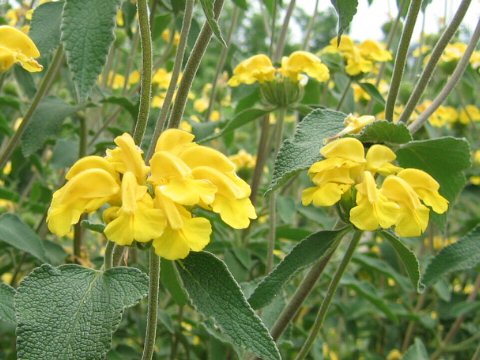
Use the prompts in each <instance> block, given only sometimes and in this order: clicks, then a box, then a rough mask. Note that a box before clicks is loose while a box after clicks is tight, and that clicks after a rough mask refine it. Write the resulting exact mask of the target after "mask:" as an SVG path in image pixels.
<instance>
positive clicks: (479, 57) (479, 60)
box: [470, 50, 480, 70]
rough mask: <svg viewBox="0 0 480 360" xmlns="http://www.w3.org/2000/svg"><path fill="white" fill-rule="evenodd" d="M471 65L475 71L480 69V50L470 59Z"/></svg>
mask: <svg viewBox="0 0 480 360" xmlns="http://www.w3.org/2000/svg"><path fill="white" fill-rule="evenodd" d="M470 65H471V66H472V68H474V69H475V70H477V69H478V68H480V51H479V50H477V51H474V52H473V54H472V56H471V57H470Z"/></svg>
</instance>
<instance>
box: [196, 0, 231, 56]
mask: <svg viewBox="0 0 480 360" xmlns="http://www.w3.org/2000/svg"><path fill="white" fill-rule="evenodd" d="M214 3H215V1H214V0H200V4H202V9H203V12H204V13H205V17H206V18H207V22H208V26H210V29H212V32H213V33H214V34H215V37H216V38H217V39H218V41H220V43H221V44H222V45H223V46H225V47H227V44H226V43H225V40H223V37H222V32H221V30H220V26H219V25H218V22H217V19H215V14H214V13H213V4H214Z"/></svg>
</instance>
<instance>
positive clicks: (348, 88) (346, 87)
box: [336, 78, 352, 111]
mask: <svg viewBox="0 0 480 360" xmlns="http://www.w3.org/2000/svg"><path fill="white" fill-rule="evenodd" d="M351 85H352V78H348V83H347V85H346V86H345V89H344V90H343V92H342V96H341V97H340V100H339V101H338V104H337V108H336V110H337V111H338V110H340V108H341V107H342V105H343V103H344V101H345V99H346V98H347V94H348V90H350V86H351Z"/></svg>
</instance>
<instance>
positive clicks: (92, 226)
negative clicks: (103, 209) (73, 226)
mask: <svg viewBox="0 0 480 360" xmlns="http://www.w3.org/2000/svg"><path fill="white" fill-rule="evenodd" d="M80 225H81V226H82V227H83V228H85V229H88V230H91V231H93V232H96V233H99V234H103V231H104V230H105V224H102V223H92V222H90V221H89V220H82V221H80Z"/></svg>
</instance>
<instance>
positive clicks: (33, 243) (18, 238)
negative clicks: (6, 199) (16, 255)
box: [0, 213, 48, 262]
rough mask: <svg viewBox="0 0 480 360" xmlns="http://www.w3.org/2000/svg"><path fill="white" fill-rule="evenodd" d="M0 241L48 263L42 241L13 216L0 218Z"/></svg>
mask: <svg viewBox="0 0 480 360" xmlns="http://www.w3.org/2000/svg"><path fill="white" fill-rule="evenodd" d="M0 241H3V242H5V243H7V244H9V245H11V246H13V247H15V248H17V249H18V250H21V251H24V252H26V253H29V254H30V255H33V256H34V257H36V258H37V259H39V260H41V261H42V262H48V259H47V257H46V255H45V249H44V248H43V244H42V240H41V239H40V238H39V237H38V235H37V234H36V233H35V232H33V230H32V229H30V227H29V226H27V225H26V224H25V223H24V222H23V221H22V220H20V218H19V217H18V216H17V215H15V214H10V213H7V214H3V215H2V216H0Z"/></svg>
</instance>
